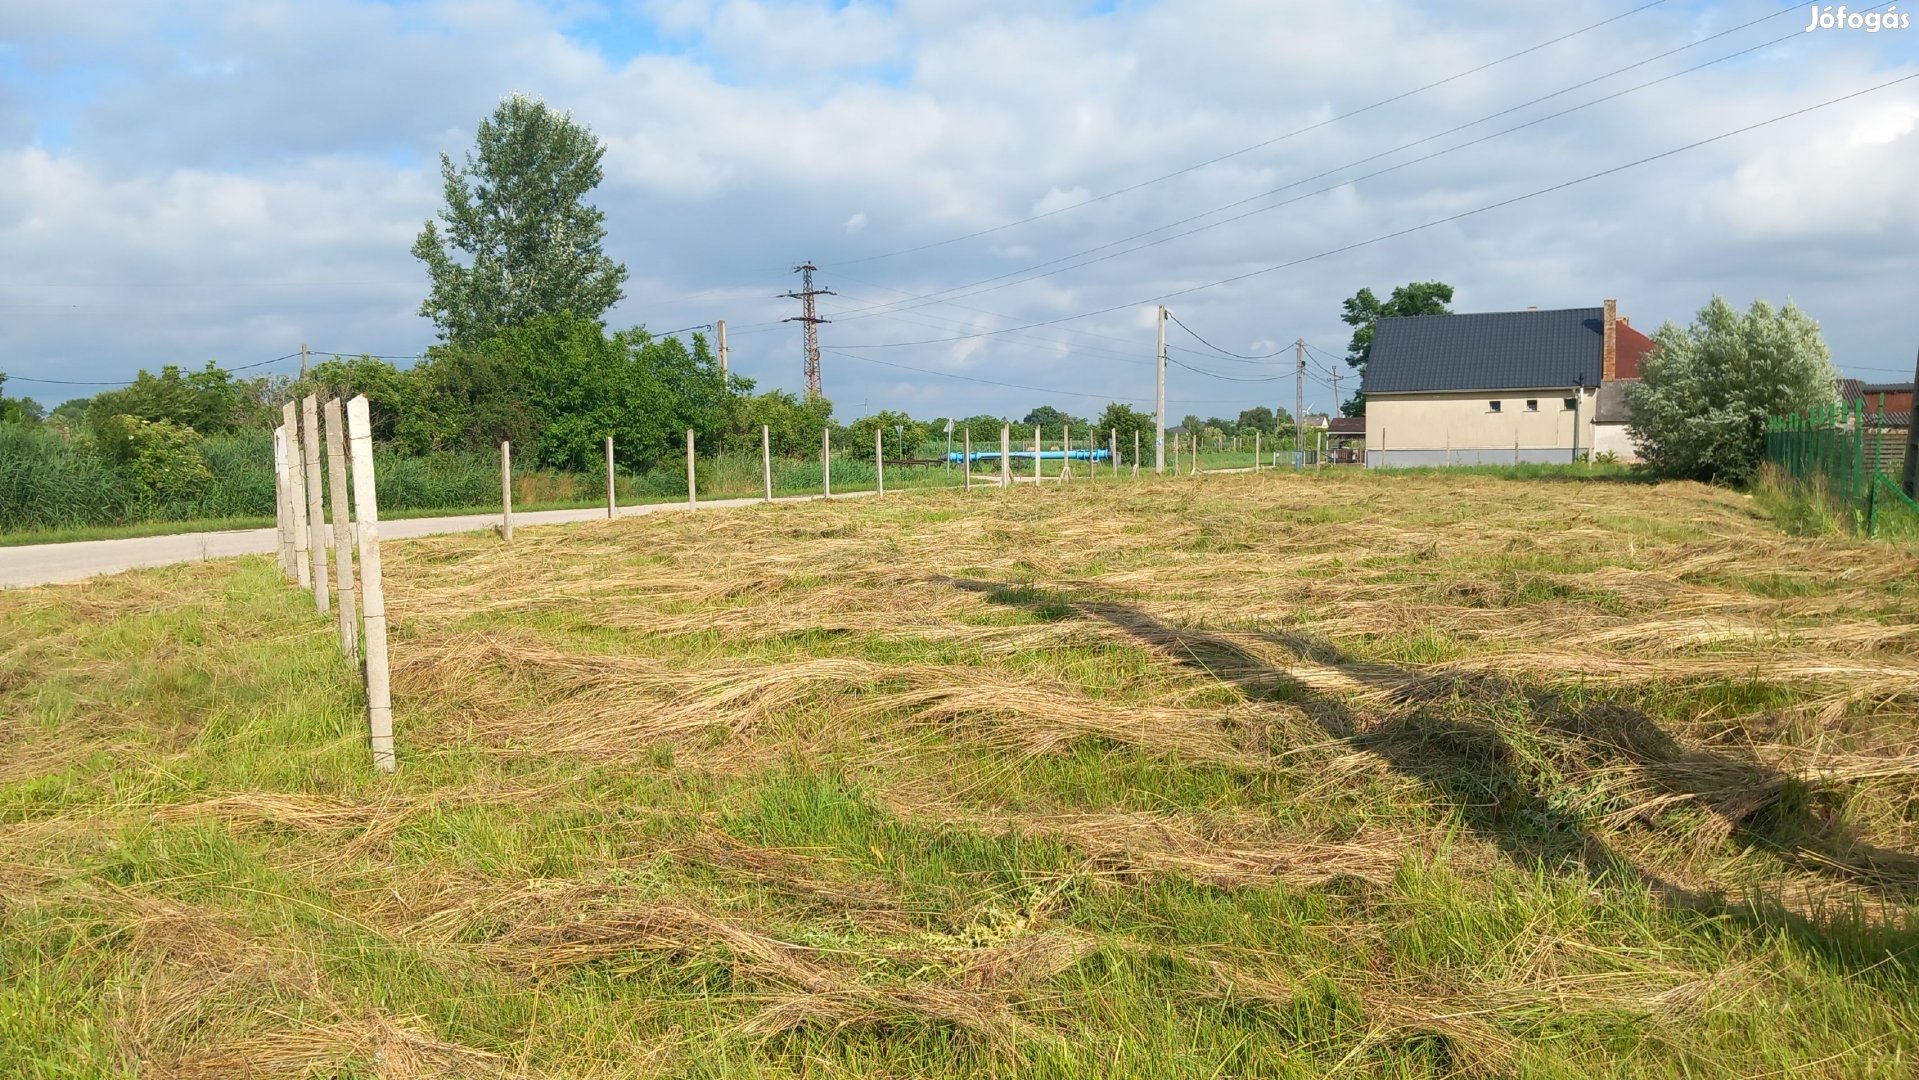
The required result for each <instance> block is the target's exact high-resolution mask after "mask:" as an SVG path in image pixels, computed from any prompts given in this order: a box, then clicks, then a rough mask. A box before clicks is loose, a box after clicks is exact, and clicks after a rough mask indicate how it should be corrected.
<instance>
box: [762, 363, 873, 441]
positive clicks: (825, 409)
mask: <svg viewBox="0 0 1919 1080" xmlns="http://www.w3.org/2000/svg"><path fill="white" fill-rule="evenodd" d="M735 382H736V383H739V382H741V380H735ZM749 388H750V387H749ZM734 415H736V416H738V417H740V418H741V420H742V421H743V422H740V423H738V424H737V430H736V435H737V436H738V437H742V438H745V439H746V440H747V441H748V442H749V443H751V444H753V445H758V443H759V438H760V426H761V425H765V427H766V436H767V442H768V443H769V444H770V445H771V447H772V450H773V453H774V454H775V455H776V456H778V457H789V458H812V457H816V456H817V455H818V454H819V452H820V434H821V432H823V431H825V430H826V426H827V425H828V424H831V423H832V422H833V403H832V402H830V401H828V400H827V399H825V398H823V397H806V398H801V397H799V396H797V395H795V394H792V393H790V392H788V391H785V390H769V391H767V392H766V393H764V394H758V395H755V396H753V397H743V398H741V399H740V400H739V403H738V404H737V405H736V406H735V413H734ZM868 437H869V438H870V437H871V436H868Z"/></svg>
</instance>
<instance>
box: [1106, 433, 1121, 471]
mask: <svg viewBox="0 0 1919 1080" xmlns="http://www.w3.org/2000/svg"><path fill="white" fill-rule="evenodd" d="M1106 465H1107V469H1106V472H1107V474H1108V475H1110V476H1111V477H1112V478H1113V479H1115V480H1117V479H1119V429H1118V428H1113V429H1111V430H1109V431H1108V432H1107V433H1106Z"/></svg>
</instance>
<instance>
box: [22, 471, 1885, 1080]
mask: <svg viewBox="0 0 1919 1080" xmlns="http://www.w3.org/2000/svg"><path fill="white" fill-rule="evenodd" d="M386 563H387V589H388V603H389V606H390V610H391V612H392V617H393V655H394V659H395V665H396V667H395V673H394V676H395V697H396V713H397V717H398V720H397V725H396V726H397V741H398V745H399V748H400V756H401V763H402V764H401V769H400V771H399V772H398V773H397V774H396V775H394V776H391V777H381V776H376V775H374V774H373V773H372V772H371V770H370V769H369V766H368V754H367V751H366V748H365V744H364V725H365V720H364V714H363V711H362V708H361V704H360V698H359V694H358V692H357V688H356V678H355V673H354V671H353V669H352V667H351V666H350V665H349V664H348V663H347V662H346V661H345V660H343V659H342V658H341V657H340V656H339V651H338V648H337V641H336V638H335V634H334V629H333V627H332V625H331V624H330V623H327V622H324V621H322V620H320V619H319V618H317V617H316V616H315V615H314V614H313V611H312V605H311V602H310V600H309V599H307V598H305V597H303V596H301V595H299V594H297V593H295V592H294V591H293V590H290V589H288V588H286V587H284V586H283V585H282V584H281V583H280V581H279V579H278V576H277V573H276V570H275V568H274V566H273V564H272V562H271V561H270V560H268V559H264V558H260V559H249V560H239V561H230V562H216V563H203V564H195V565H191V566H182V567H178V568H174V569H170V570H165V571H148V572H138V573H131V574H125V575H121V576H118V577H115V578H111V579H106V580H102V581H98V582H94V583H91V584H85V585H78V586H65V587H58V588H48V589H38V590H24V591H13V592H5V593H0V716H4V718H5V722H4V724H0V1075H6V1076H10V1077H11V1076H21V1077H36V1078H40V1077H63V1078H64V1077H93V1076H161V1077H175V1076H177V1077H227V1076H248V1075H258V1076H288V1077H299V1076H312V1077H385V1078H393V1080H400V1078H411V1077H425V1076H501V1077H518V1076H533V1077H539V1076H554V1077H560V1076H564V1077H602V1076H603V1077H629V1076H635V1075H641V1076H645V1075H673V1076H694V1077H749V1076H754V1077H757V1076H810V1077H840V1076H862V1077H864V1076H883V1077H946V1076H1006V1077H1011V1076H1021V1077H1075V1078H1078V1077H1112V1076H1141V1077H1146V1076H1153V1077H1163V1076H1174V1077H1219V1076H1247V1077H1252V1076H1258V1077H1270V1076H1298V1077H1309V1076H1312V1077H1317V1076H1327V1075H1339V1076H1369V1077H1427V1076H1451V1075H1465V1076H1515V1075H1523V1076H1550V1077H1592V1076H1617V1077H1645V1076H1670V1077H1703V1076H1751V1077H1760V1076H1779V1077H1783V1076H1794V1077H1801V1076H1824V1077H1888V1078H1891V1077H1909V1076H1911V1075H1913V1073H1914V1068H1915V1060H1919V994H1916V993H1915V990H1916V989H1919V954H1916V953H1915V952H1914V946H1915V945H1916V944H1919V928H1915V927H1914V926H1913V924H1912V922H1911V919H1912V915H1913V912H1914V903H1915V899H1916V897H1919V857H1915V852H1919V816H1916V815H1915V808H1914V807H1915V803H1914V798H1915V796H1916V795H1919V724H1916V723H1915V721H1919V549H1915V548H1912V547H1910V546H1905V547H1901V546H1896V545H1885V544H1877V545H1867V544H1863V543H1860V544H1855V543H1853V542H1851V541H1845V540H1836V539H1821V540H1804V539H1795V538H1790V537H1786V536H1784V535H1782V534H1781V533H1780V532H1778V530H1776V529H1775V528H1774V527H1773V526H1772V525H1771V524H1769V523H1768V522H1767V521H1766V520H1764V519H1763V518H1762V517H1761V516H1760V515H1759V514H1758V512H1757V511H1756V510H1754V509H1753V507H1752V504H1751V502H1750V500H1748V499H1746V498H1745V497H1743V496H1740V495H1737V494H1732V493H1727V492H1723V491H1713V490H1710V489H1707V488H1703V487H1699V486H1695V485H1663V486H1654V485H1649V484H1640V483H1621V482H1606V481H1601V482H1592V483H1583V484H1573V483H1568V482H1567V481H1565V480H1563V479H1561V480H1523V479H1519V480H1505V479H1498V478H1492V477H1486V476H1446V475H1432V474H1429V475H1414V476H1391V475H1387V476H1381V475H1377V474H1373V475H1368V474H1363V473H1357V472H1343V473H1340V474H1338V475H1336V476H1329V477H1326V478H1319V479H1315V478H1310V477H1295V476H1291V475H1288V474H1278V475H1274V474H1266V475H1261V476H1257V477H1255V476H1250V475H1237V476H1218V477H1211V478H1201V479H1198V480H1190V479H1182V480H1179V481H1158V482H1154V481H1142V482H1139V483H1137V484H1107V483H1099V484H1087V483H1075V484H1071V485H1059V486H1055V485H1047V486H1045V487H1044V488H1041V489H1037V490H1036V489H1034V488H1032V487H1030V486H1028V487H1020V488H1016V489H1014V490H1011V491H998V490H991V491H977V490H976V491H974V492H973V493H971V495H970V496H962V495H960V494H959V493H956V492H924V493H913V494H908V495H902V496H900V497H889V498H888V499H886V500H882V501H871V500H860V501H858V502H857V503H808V504H799V505H785V506H776V507H763V508H753V509H749V510H741V511H727V512H716V513H710V514H700V515H690V514H687V515H682V514H671V515H656V516H652V517H647V518H638V519H628V520H624V521H619V522H609V523H604V524H592V525H580V526H561V527H552V528H546V529H531V528H529V529H526V530H523V531H522V532H521V533H520V535H519V537H518V539H517V540H516V541H515V543H514V544H512V545H511V546H507V545H504V544H502V543H501V542H500V541H499V540H498V539H497V538H494V537H490V536H465V537H447V538H435V539H428V540H419V541H412V542H407V543H403V544H394V545H390V546H389V547H388V549H387V551H386Z"/></svg>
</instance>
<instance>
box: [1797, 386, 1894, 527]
mask: <svg viewBox="0 0 1919 1080" xmlns="http://www.w3.org/2000/svg"><path fill="white" fill-rule="evenodd" d="M1878 406H1879V407H1878V409H1877V410H1876V411H1874V412H1868V411H1867V410H1866V408H1865V406H1864V403H1862V402H1853V403H1851V404H1849V405H1843V406H1839V407H1836V408H1825V409H1808V410H1806V411H1805V412H1803V413H1796V414H1792V415H1787V416H1775V417H1772V418H1771V419H1770V420H1769V421H1768V422H1767V426H1766V460H1767V461H1768V462H1769V463H1771V464H1772V466H1773V467H1774V468H1775V469H1776V470H1777V472H1778V474H1779V476H1780V479H1781V480H1782V482H1783V483H1785V484H1786V485H1787V486H1788V487H1789V488H1790V489H1791V491H1792V493H1793V494H1795V495H1798V496H1800V497H1802V498H1806V499H1809V500H1812V501H1814V502H1818V503H1821V504H1823V505H1824V506H1825V507H1826V508H1827V509H1828V510H1830V511H1832V512H1833V513H1835V514H1836V515H1837V516H1839V517H1840V518H1842V519H1843V520H1844V521H1845V523H1846V524H1847V526H1848V527H1850V528H1851V529H1852V531H1854V532H1856V533H1862V534H1864V535H1866V536H1881V535H1885V536H1900V537H1919V504H1915V503H1914V502H1913V500H1912V498H1911V497H1910V496H1908V495H1907V494H1906V493H1905V491H1903V490H1902V489H1901V488H1900V486H1899V477H1900V470H1901V468H1902V466H1903V464H1904V461H1905V452H1906V432H1905V428H1904V427H1903V426H1901V427H1897V428H1895V427H1892V426H1890V425H1889V424H1888V423H1887V422H1886V400H1885V395H1884V394H1881V395H1880V396H1879V401H1878Z"/></svg>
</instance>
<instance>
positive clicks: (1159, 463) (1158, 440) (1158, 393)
mask: <svg viewBox="0 0 1919 1080" xmlns="http://www.w3.org/2000/svg"><path fill="white" fill-rule="evenodd" d="M1158 322H1159V379H1158V388H1157V389H1156V390H1154V391H1153V471H1154V472H1156V473H1163V472H1165V471H1166V305H1165V304H1161V305H1160V306H1159V319H1158Z"/></svg>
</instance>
